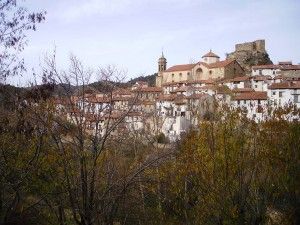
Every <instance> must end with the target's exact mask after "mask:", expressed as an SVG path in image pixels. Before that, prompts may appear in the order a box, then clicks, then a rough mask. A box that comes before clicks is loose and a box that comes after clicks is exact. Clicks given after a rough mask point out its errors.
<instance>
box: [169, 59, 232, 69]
mask: <svg viewBox="0 0 300 225" xmlns="http://www.w3.org/2000/svg"><path fill="white" fill-rule="evenodd" d="M234 61H235V60H234V59H226V60H223V61H219V62H215V63H210V64H208V63H205V62H198V63H196V64H182V65H175V66H172V67H170V68H169V69H167V70H166V71H165V72H176V71H190V70H192V69H193V68H194V67H195V66H196V65H197V64H201V65H203V66H205V67H206V68H209V69H213V68H222V67H226V66H228V65H229V64H231V63H232V62H234Z"/></svg>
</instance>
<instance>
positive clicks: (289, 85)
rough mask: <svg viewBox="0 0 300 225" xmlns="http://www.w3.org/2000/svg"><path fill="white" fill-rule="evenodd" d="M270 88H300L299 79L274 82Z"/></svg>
mask: <svg viewBox="0 0 300 225" xmlns="http://www.w3.org/2000/svg"><path fill="white" fill-rule="evenodd" d="M268 88H269V89H271V90H272V89H300V82H299V81H290V82H281V83H273V84H271V85H270V86H269V87H268Z"/></svg>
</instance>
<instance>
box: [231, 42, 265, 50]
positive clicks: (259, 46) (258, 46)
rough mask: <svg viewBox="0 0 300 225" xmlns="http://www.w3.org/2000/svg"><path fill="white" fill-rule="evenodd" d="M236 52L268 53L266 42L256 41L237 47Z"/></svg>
mask: <svg viewBox="0 0 300 225" xmlns="http://www.w3.org/2000/svg"><path fill="white" fill-rule="evenodd" d="M235 51H237V52H238V51H257V52H266V49H265V40H256V41H252V42H245V43H241V44H236V45H235Z"/></svg>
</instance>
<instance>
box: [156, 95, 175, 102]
mask: <svg viewBox="0 0 300 225" xmlns="http://www.w3.org/2000/svg"><path fill="white" fill-rule="evenodd" d="M175 97H176V95H175V94H171V95H160V96H158V97H157V100H158V101H173V100H174V99H175Z"/></svg>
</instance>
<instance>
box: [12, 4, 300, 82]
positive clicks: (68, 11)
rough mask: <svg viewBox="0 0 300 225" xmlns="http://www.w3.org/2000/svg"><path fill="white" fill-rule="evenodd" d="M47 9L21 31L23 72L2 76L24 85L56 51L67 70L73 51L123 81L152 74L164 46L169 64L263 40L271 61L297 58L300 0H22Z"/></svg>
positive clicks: (299, 51)
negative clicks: (112, 69) (33, 26)
mask: <svg viewBox="0 0 300 225" xmlns="http://www.w3.org/2000/svg"><path fill="white" fill-rule="evenodd" d="M22 4H24V5H25V6H26V7H27V8H28V9H29V10H31V11H47V15H46V20H45V21H44V22H43V23H42V24H40V25H39V26H38V29H37V31H35V32H33V31H32V32H29V33H28V45H27V47H26V48H25V50H24V51H23V53H22V56H23V57H24V60H25V63H26V66H27V72H26V73H25V74H24V75H23V76H22V77H14V78H11V79H10V80H9V82H10V83H12V84H15V85H24V84H25V83H26V82H27V81H29V80H31V79H32V75H31V74H32V69H34V70H35V71H39V68H40V65H41V64H43V59H44V56H45V54H49V53H51V52H53V50H54V48H55V49H56V55H57V61H58V65H59V67H60V68H61V69H66V68H68V65H69V57H70V55H71V54H74V55H76V56H77V57H78V58H79V59H80V60H82V62H83V63H84V64H85V65H86V66H88V67H91V68H94V69H97V68H99V67H103V66H106V65H115V66H117V67H118V68H120V69H123V70H126V71H127V79H130V78H135V77H138V76H142V75H149V74H153V73H155V72H156V71H157V60H158V58H159V57H160V55H161V51H162V49H163V51H164V55H165V57H166V58H167V61H168V67H170V66H172V65H175V64H185V63H190V62H192V61H200V60H201V56H202V55H204V54H205V53H207V52H208V51H209V50H210V49H212V51H213V52H215V53H216V54H218V55H219V56H220V57H221V59H224V58H225V54H226V53H229V52H232V51H234V45H235V44H236V43H242V42H247V41H254V40H257V39H265V40H266V49H267V51H268V53H269V55H270V58H271V59H272V60H273V62H274V63H277V62H278V61H286V60H292V61H293V63H295V64H298V63H300V13H299V12H300V0H226V1H224V0H84V1H82V0H26V1H25V2H24V3H22Z"/></svg>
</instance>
